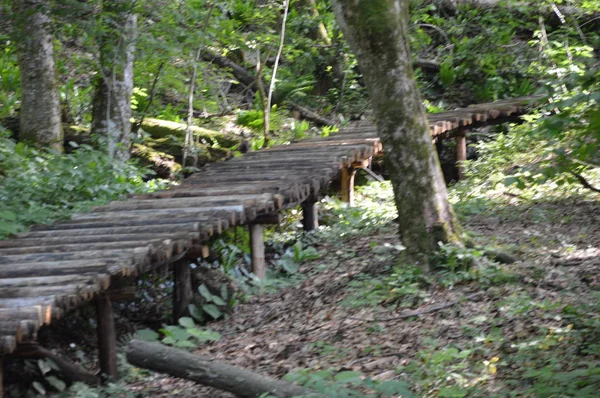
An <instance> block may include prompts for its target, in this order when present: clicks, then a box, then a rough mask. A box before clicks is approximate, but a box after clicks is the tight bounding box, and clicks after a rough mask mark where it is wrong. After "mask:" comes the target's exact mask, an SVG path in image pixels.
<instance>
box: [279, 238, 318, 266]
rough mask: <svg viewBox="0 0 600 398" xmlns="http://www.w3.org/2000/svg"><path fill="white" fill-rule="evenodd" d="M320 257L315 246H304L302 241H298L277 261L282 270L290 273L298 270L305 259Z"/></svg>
mask: <svg viewBox="0 0 600 398" xmlns="http://www.w3.org/2000/svg"><path fill="white" fill-rule="evenodd" d="M317 258H319V253H318V252H317V250H316V249H315V248H314V247H310V246H309V247H307V248H304V247H303V245H302V241H300V240H299V241H297V242H296V243H295V244H294V245H293V246H292V247H291V248H290V249H288V250H286V252H285V253H284V254H283V256H281V258H280V259H279V261H278V262H277V264H278V266H279V267H280V268H281V270H282V271H284V272H286V273H288V274H295V273H296V272H298V266H299V265H300V264H302V263H303V262H305V261H309V260H315V259H317Z"/></svg>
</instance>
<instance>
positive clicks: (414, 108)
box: [333, 0, 458, 267]
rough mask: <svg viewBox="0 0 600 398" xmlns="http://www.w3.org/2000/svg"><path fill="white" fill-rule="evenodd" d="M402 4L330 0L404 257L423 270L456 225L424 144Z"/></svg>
mask: <svg viewBox="0 0 600 398" xmlns="http://www.w3.org/2000/svg"><path fill="white" fill-rule="evenodd" d="M408 3H409V2H408V0H334V1H333V5H334V11H335V14H336V17H337V20H338V22H339V24H340V26H341V28H342V30H343V32H344V34H345V36H346V39H347V40H348V43H349V44H350V47H351V48H352V50H353V52H354V53H355V55H356V58H357V59H358V63H359V66H360V69H361V71H363V74H364V79H365V82H366V85H367V89H368V92H369V96H370V98H371V103H372V107H373V111H374V114H375V118H376V124H377V130H378V134H379V137H380V138H381V140H382V142H383V146H384V150H385V158H386V163H387V167H388V168H389V171H390V175H391V180H392V185H393V187H394V194H395V197H396V206H397V208H398V214H399V217H398V219H399V228H400V235H401V238H402V241H403V244H404V245H405V246H406V248H407V250H406V253H407V254H408V255H409V256H410V258H411V259H412V260H414V261H418V262H420V263H422V264H423V266H425V267H427V264H428V257H429V254H431V253H432V252H433V251H435V250H436V248H437V243H438V242H439V241H442V242H451V241H456V240H457V239H458V238H457V231H458V224H457V222H456V220H455V217H454V213H453V211H452V207H451V206H450V204H449V203H448V199H447V191H446V184H445V182H444V178H443V175H442V171H441V169H440V164H439V160H438V158H437V154H436V152H435V149H434V147H433V144H432V142H431V136H430V134H429V127H428V123H427V117H426V115H425V110H424V108H423V105H422V102H421V96H420V94H419V92H418V89H417V86H416V82H415V79H414V76H413V70H412V65H411V55H410V49H409V46H408Z"/></svg>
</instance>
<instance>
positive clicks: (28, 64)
mask: <svg viewBox="0 0 600 398" xmlns="http://www.w3.org/2000/svg"><path fill="white" fill-rule="evenodd" d="M47 3H48V2H47V1H46V0H15V2H14V10H15V17H16V18H15V27H16V32H17V39H18V40H19V46H18V47H19V67H20V70H21V112H20V113H21V135H20V138H21V139H22V140H26V141H32V142H35V143H37V144H39V145H41V146H51V147H54V148H56V149H58V150H62V144H63V143H62V140H63V133H62V124H61V118H60V117H61V114H60V98H59V91H58V80H57V78H56V67H55V62H54V46H53V43H52V36H51V35H50V33H49V31H48V25H49V24H50V18H49V17H48V7H49V6H48V4H47Z"/></svg>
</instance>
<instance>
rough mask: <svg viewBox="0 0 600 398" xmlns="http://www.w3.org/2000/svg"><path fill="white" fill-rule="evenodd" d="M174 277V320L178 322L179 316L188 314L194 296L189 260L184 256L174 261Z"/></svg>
mask: <svg viewBox="0 0 600 398" xmlns="http://www.w3.org/2000/svg"><path fill="white" fill-rule="evenodd" d="M173 278H174V282H175V286H174V289H173V322H174V323H175V324H177V322H178V321H179V318H181V317H184V316H186V315H187V313H188V306H189V305H190V303H191V302H192V299H193V297H194V292H193V290H192V271H191V269H190V261H189V260H187V259H186V258H183V259H181V260H178V261H175V263H173Z"/></svg>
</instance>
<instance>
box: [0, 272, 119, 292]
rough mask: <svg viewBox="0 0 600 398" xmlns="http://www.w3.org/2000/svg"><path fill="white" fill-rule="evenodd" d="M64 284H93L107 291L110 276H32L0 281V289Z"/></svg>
mask: <svg viewBox="0 0 600 398" xmlns="http://www.w3.org/2000/svg"><path fill="white" fill-rule="evenodd" d="M65 284H70V285H72V284H95V285H97V286H98V287H99V288H100V289H103V290H104V289H107V288H108V287H109V285H110V276H109V275H107V274H87V275H59V276H34V277H20V278H19V277H17V278H2V279H0V289H4V288H26V287H42V286H54V285H65ZM0 294H1V293H0Z"/></svg>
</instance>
